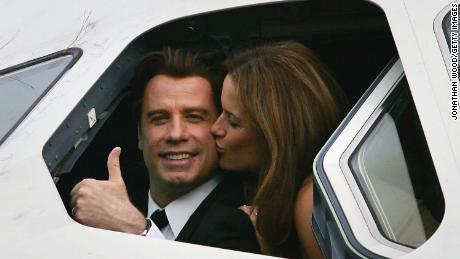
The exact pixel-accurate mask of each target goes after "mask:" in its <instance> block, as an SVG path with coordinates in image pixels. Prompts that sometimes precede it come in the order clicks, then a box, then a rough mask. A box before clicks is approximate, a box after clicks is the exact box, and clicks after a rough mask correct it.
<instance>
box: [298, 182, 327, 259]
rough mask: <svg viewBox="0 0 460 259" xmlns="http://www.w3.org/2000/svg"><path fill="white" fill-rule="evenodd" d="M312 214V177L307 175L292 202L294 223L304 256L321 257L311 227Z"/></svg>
mask: <svg viewBox="0 0 460 259" xmlns="http://www.w3.org/2000/svg"><path fill="white" fill-rule="evenodd" d="M312 215H313V179H312V178H311V177H309V178H308V179H307V180H305V183H304V185H303V186H302V188H300V191H299V193H298V194H297V199H296V201H295V204H294V224H295V228H296V230H297V234H298V235H299V242H300V246H301V249H302V256H303V257H304V258H314V259H316V258H318V259H319V258H323V257H322V253H321V250H320V248H319V246H318V243H317V242H316V239H315V237H314V235H313V230H312V227H311V217H312Z"/></svg>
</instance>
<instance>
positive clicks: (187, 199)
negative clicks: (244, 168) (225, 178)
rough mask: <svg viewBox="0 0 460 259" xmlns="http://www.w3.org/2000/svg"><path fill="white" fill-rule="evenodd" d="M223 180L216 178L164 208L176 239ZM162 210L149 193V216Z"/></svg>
mask: <svg viewBox="0 0 460 259" xmlns="http://www.w3.org/2000/svg"><path fill="white" fill-rule="evenodd" d="M221 180H222V177H221V176H220V175H218V176H215V177H213V178H211V179H210V180H208V181H207V182H205V183H203V184H201V185H200V186H198V187H196V188H194V189H193V190H191V191H190V192H188V193H186V194H184V195H182V196H181V197H179V198H177V199H176V200H174V201H172V202H170V203H169V204H168V205H166V207H165V208H164V210H165V212H166V216H167V217H168V221H169V226H170V227H171V229H172V231H173V234H174V237H177V236H178V235H179V233H180V231H181V230H182V228H183V227H184V226H185V223H187V221H188V219H189V218H190V216H192V214H193V212H195V210H196V209H197V208H198V206H200V204H201V202H203V200H204V199H205V198H206V197H208V195H209V194H210V193H211V192H212V190H214V188H216V186H217V185H218V184H219V182H220V181H221ZM157 209H161V208H160V206H158V204H156V202H155V201H154V200H153V199H152V197H151V196H150V191H149V201H148V214H147V215H148V216H150V215H152V213H153V212H154V211H156V210H157Z"/></svg>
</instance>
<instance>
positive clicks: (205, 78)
mask: <svg viewBox="0 0 460 259" xmlns="http://www.w3.org/2000/svg"><path fill="white" fill-rule="evenodd" d="M222 78H223V71H222V70H220V69H219V67H218V66H217V64H216V63H215V62H213V60H212V59H210V58H207V57H205V56H203V55H200V54H198V53H195V52H192V51H185V50H180V49H177V50H173V49H171V48H166V49H164V50H163V51H162V52H161V53H152V54H150V55H148V56H146V57H145V58H144V59H143V60H141V62H140V63H139V64H138V66H137V68H136V73H135V78H134V84H133V85H134V87H135V89H134V96H135V104H134V111H135V114H136V116H137V121H138V147H139V149H141V150H142V152H143V156H144V161H145V164H146V167H147V169H148V172H149V183H150V191H149V194H148V195H147V194H146V197H147V198H148V211H147V213H146V215H147V218H146V217H145V216H144V215H143V214H142V213H141V212H140V211H139V210H137V209H136V207H135V206H134V205H133V204H132V203H131V202H130V199H129V197H128V194H127V191H126V186H125V184H124V181H123V178H122V176H121V169H120V164H119V156H120V152H121V149H120V148H115V149H113V150H112V152H111V153H110V155H109V157H108V160H107V167H108V170H109V179H108V181H97V180H93V179H84V180H83V181H81V182H80V183H79V184H77V185H76V186H75V187H74V188H73V189H72V191H71V205H72V214H73V216H74V218H75V219H76V220H78V221H79V222H81V223H83V224H85V225H88V226H93V227H98V228H104V229H110V230H116V231H122V232H127V233H133V234H142V235H147V236H157V237H160V238H166V239H170V240H177V241H183V242H188V243H195V244H201V245H208V246H214V247H220V248H227V249H233V250H240V251H247V252H256V253H257V252H259V247H258V243H257V239H256V236H255V232H254V229H253V227H252V225H251V222H250V220H249V218H248V217H247V216H246V215H245V214H244V212H242V211H240V210H238V209H237V207H238V206H240V205H241V204H242V203H243V199H242V192H240V193H238V190H241V189H240V187H241V186H240V185H239V184H238V183H236V182H235V181H232V180H230V179H224V180H222V178H224V176H222V175H220V174H219V173H218V170H217V165H218V157H217V152H216V149H215V143H214V139H213V137H212V135H211V132H210V128H211V126H212V124H213V123H214V121H215V120H216V119H217V116H218V110H217V108H216V106H217V105H218V104H219V103H220V101H219V98H218V96H219V95H220V91H219V89H220V87H221V84H222ZM225 178H228V177H225ZM235 191H236V193H235ZM233 193H235V194H233ZM146 203H147V201H146Z"/></svg>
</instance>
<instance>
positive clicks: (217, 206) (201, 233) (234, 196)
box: [141, 175, 260, 253]
mask: <svg viewBox="0 0 460 259" xmlns="http://www.w3.org/2000/svg"><path fill="white" fill-rule="evenodd" d="M244 203H245V200H244V195H243V187H242V184H241V181H240V180H239V179H238V178H237V177H234V176H232V175H226V176H224V179H223V180H222V181H221V182H220V183H219V185H218V186H217V187H216V188H215V189H214V190H213V191H212V192H211V193H210V194H209V195H208V197H206V199H204V201H203V202H202V203H201V204H200V206H198V208H197V209H196V210H195V212H194V213H193V214H192V216H191V217H190V218H189V220H188V221H187V223H186V224H185V226H184V228H183V229H182V231H181V232H180V233H179V235H178V236H177V238H176V241H180V242H186V243H192V244H198V245H205V246H212V247H218V248H224V249H231V250H237V251H244V252H251V253H260V248H259V244H258V242H257V238H256V234H255V231H254V228H253V226H252V224H251V221H250V219H249V217H248V216H247V215H246V214H245V213H244V212H243V211H241V210H239V209H238V207H239V206H241V205H243V204H244ZM144 204H146V202H145V203H144ZM141 210H143V211H144V213H146V211H147V208H146V207H145V205H144V206H142V209H141Z"/></svg>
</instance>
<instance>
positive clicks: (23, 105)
mask: <svg viewBox="0 0 460 259" xmlns="http://www.w3.org/2000/svg"><path fill="white" fill-rule="evenodd" d="M74 57H75V55H72V52H68V54H64V53H56V54H53V55H51V56H48V57H44V58H40V59H38V60H35V61H32V62H28V63H25V64H23V65H19V66H16V67H14V68H10V69H6V70H4V71H2V72H3V73H1V72H0V74H1V75H0V143H2V142H3V141H4V139H6V137H7V135H8V134H9V133H10V132H11V131H12V130H13V129H14V128H15V126H16V125H17V124H19V122H20V121H21V120H22V119H23V118H24V117H25V116H26V115H27V113H28V112H29V111H30V110H31V109H32V108H33V106H34V105H35V104H36V103H37V102H38V101H39V100H40V99H41V97H42V96H43V95H44V94H45V93H46V92H47V91H48V90H49V89H50V88H51V86H52V85H53V84H54V83H55V82H56V81H57V80H58V79H59V78H60V77H61V76H62V74H63V73H64V72H65V70H67V69H68V68H69V66H70V65H71V63H72V61H73V60H74Z"/></svg>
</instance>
